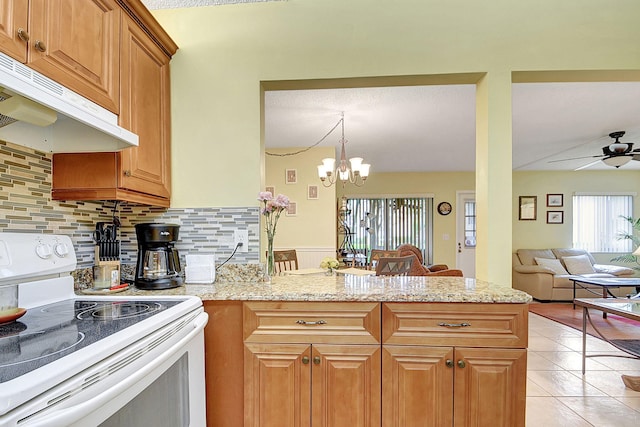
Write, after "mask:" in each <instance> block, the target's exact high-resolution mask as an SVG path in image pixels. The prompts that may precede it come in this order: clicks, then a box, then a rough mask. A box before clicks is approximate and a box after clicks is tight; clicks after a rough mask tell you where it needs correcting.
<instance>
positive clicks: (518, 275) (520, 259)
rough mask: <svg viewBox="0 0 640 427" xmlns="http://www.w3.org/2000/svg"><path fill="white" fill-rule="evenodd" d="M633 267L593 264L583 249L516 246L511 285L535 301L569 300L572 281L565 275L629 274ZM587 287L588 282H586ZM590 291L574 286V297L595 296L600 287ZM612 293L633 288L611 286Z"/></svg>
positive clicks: (632, 272) (608, 275) (597, 294)
mask: <svg viewBox="0 0 640 427" xmlns="http://www.w3.org/2000/svg"><path fill="white" fill-rule="evenodd" d="M634 273H635V272H634V270H633V269H631V268H627V267H621V266H617V265H605V264H597V263H596V260H595V259H594V258H593V256H592V255H591V254H590V253H589V252H588V251H585V250H583V249H518V250H517V251H516V252H515V253H514V254H513V274H512V281H513V288H514V289H519V290H521V291H524V292H526V293H528V294H529V295H531V296H532V297H533V298H534V299H536V300H539V301H572V300H573V281H571V280H570V279H569V278H568V276H570V275H576V276H578V275H579V276H585V277H631V276H633V275H634ZM587 287H588V286H587ZM592 288H593V289H592V291H590V290H587V289H582V288H581V287H580V286H577V287H576V297H577V298H597V297H598V296H599V295H602V288H601V287H599V286H592ZM611 292H612V293H613V294H614V295H616V296H626V295H629V294H635V293H636V292H635V288H633V287H622V288H618V289H616V288H614V289H611Z"/></svg>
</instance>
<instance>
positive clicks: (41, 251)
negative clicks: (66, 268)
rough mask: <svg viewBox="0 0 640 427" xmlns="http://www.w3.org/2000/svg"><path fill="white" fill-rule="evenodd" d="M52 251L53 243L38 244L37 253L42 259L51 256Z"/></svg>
mask: <svg viewBox="0 0 640 427" xmlns="http://www.w3.org/2000/svg"><path fill="white" fill-rule="evenodd" d="M52 253H53V252H52V251H51V245H50V244H48V243H40V244H39V245H38V246H36V254H38V256H39V257H40V258H42V259H47V258H49V257H51V254H52Z"/></svg>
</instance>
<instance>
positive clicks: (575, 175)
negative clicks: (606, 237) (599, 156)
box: [512, 170, 640, 261]
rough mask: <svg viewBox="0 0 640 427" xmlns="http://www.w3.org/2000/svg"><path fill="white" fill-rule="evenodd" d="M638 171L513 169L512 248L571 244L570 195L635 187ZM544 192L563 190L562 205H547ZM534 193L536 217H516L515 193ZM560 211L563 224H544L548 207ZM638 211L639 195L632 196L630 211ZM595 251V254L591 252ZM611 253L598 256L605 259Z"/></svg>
mask: <svg viewBox="0 0 640 427" xmlns="http://www.w3.org/2000/svg"><path fill="white" fill-rule="evenodd" d="M639 182H640V171H624V170H611V171H592V172H588V171H584V170H582V171H570V172H515V173H514V174H513V209H512V213H513V218H514V220H513V243H512V249H513V250H514V251H515V250H517V249H537V248H564V247H571V246H572V243H573V242H572V227H573V219H572V218H573V210H572V203H571V198H572V196H573V194H574V193H575V192H588V191H594V192H622V193H635V192H637V191H638V189H639V187H638V183H639ZM547 194H563V195H564V206H563V207H561V208H555V207H554V208H550V207H547V206H546V198H547ZM520 196H536V197H537V206H538V209H537V219H536V221H519V220H518V197H520ZM549 210H553V211H563V212H564V222H563V224H547V218H546V215H547V211H549ZM639 214H640V197H635V198H634V207H633V215H634V217H636V216H638V215H639ZM594 255H597V254H594ZM612 257H613V255H611V254H604V255H602V256H597V258H598V259H600V260H602V261H608V260H609V259H611V258H612Z"/></svg>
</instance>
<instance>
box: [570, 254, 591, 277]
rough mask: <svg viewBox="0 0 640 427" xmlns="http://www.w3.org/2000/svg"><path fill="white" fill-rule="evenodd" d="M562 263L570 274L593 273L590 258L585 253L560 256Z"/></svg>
mask: <svg viewBox="0 0 640 427" xmlns="http://www.w3.org/2000/svg"><path fill="white" fill-rule="evenodd" d="M562 261H564V265H565V266H566V267H567V270H568V271H569V273H571V274H589V273H595V272H596V270H594V268H593V265H591V260H590V259H589V257H588V256H586V255H578V256H565V257H562Z"/></svg>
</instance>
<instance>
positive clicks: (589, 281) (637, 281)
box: [568, 275, 640, 319]
mask: <svg viewBox="0 0 640 427" xmlns="http://www.w3.org/2000/svg"><path fill="white" fill-rule="evenodd" d="M568 278H569V280H571V281H573V299H574V301H575V299H576V286H580V287H581V288H582V289H585V290H587V291H589V292H592V293H594V294H596V295H597V294H598V293H597V292H594V291H593V289H589V288H587V287H586V286H582V285H594V286H600V287H601V288H602V298H607V297H608V296H611V297H612V298H617V297H616V296H615V295H614V294H612V293H611V291H610V289H611V288H623V287H627V286H629V287H631V286H635V287H636V289H637V288H638V287H639V286H640V277H582V276H573V275H571V276H569V277H568ZM639 296H640V293H639V294H637V295H634V296H632V297H630V298H638V297H639ZM575 307H576V304H575V302H574V304H573V308H575ZM602 317H603V318H604V319H606V318H607V312H606V311H603V312H602Z"/></svg>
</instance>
